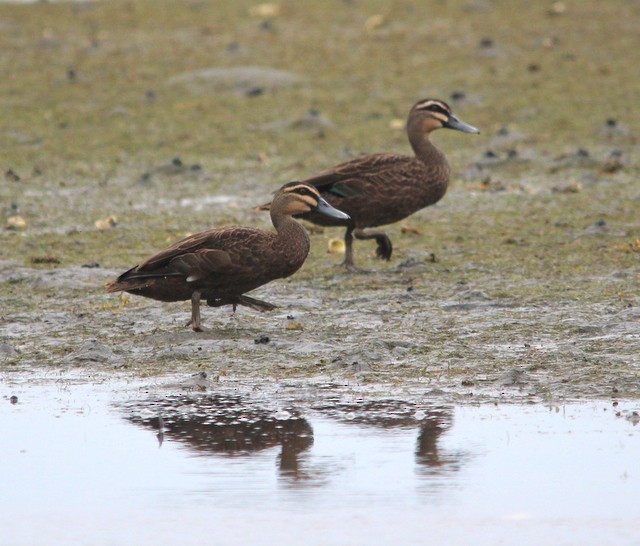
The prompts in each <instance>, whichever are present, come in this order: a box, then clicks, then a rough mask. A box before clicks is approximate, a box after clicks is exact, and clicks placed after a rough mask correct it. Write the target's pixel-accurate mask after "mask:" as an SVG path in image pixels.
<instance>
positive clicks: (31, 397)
mask: <svg viewBox="0 0 640 546" xmlns="http://www.w3.org/2000/svg"><path fill="white" fill-rule="evenodd" d="M2 395H3V396H2V399H1V402H2V405H3V409H2V411H1V412H0V415H1V422H2V430H3V436H4V441H3V444H4V448H3V453H2V456H1V457H2V465H0V483H2V484H3V490H4V493H3V495H2V497H1V500H0V528H2V533H1V536H0V544H6V545H38V544H43V545H45V544H47V545H48V544H92V545H96V544H98V545H102V544H104V545H107V544H109V545H111V544H132V545H133V544H136V545H140V544H204V543H207V544H318V545H321V544H363V545H364V544H390V543H393V544H425V543H429V544H444V543H447V544H515V543H517V544H545V543H546V544H613V543H616V544H638V543H639V541H640V523H639V520H638V508H637V507H638V506H640V472H639V470H638V468H640V467H639V466H638V460H639V457H638V456H639V454H640V449H639V447H640V444H639V442H638V430H639V429H638V427H637V426H636V424H637V422H638V420H639V418H638V416H637V414H636V413H634V410H637V409H638V407H637V404H635V405H634V404H632V403H625V402H620V403H619V404H617V403H616V404H614V403H612V402H589V403H580V404H578V403H576V404H567V405H562V406H554V405H551V406H546V407H543V406H539V405H535V406H534V405H531V406H514V405H502V406H501V405H484V406H470V405H466V406H447V405H443V406H439V405H437V404H432V403H421V402H419V401H415V400H413V401H406V400H400V399H393V398H389V399H385V400H363V399H355V398H354V399H346V400H345V399H336V398H327V399H320V400H316V401H315V402H311V403H308V404H304V405H301V404H298V405H296V404H293V403H291V402H290V401H287V400H286V399H279V400H275V401H274V400H272V399H266V398H265V399H261V398H260V397H257V396H252V395H251V394H250V393H249V394H247V393H244V394H242V395H240V394H237V393H235V392H234V390H233V389H231V390H228V389H227V390H226V391H222V390H221V391H220V392H218V391H216V390H215V389H210V388H207V389H204V390H200V391H198V390H195V389H189V390H184V389H181V390H180V392H178V391H177V390H176V389H175V388H172V387H168V386H163V385H159V384H158V385H149V384H143V383H136V382H133V383H127V382H121V383H114V382H98V383H85V382H82V381H76V380H74V381H70V380H67V379H65V380H63V379H53V380H51V381H45V382H38V384H37V385H29V384H26V383H22V384H8V383H5V384H3V385H2ZM10 396H17V397H18V398H17V402H15V399H14V400H13V401H12V400H11V399H10ZM13 402H15V403H13ZM516 537H517V538H516Z"/></svg>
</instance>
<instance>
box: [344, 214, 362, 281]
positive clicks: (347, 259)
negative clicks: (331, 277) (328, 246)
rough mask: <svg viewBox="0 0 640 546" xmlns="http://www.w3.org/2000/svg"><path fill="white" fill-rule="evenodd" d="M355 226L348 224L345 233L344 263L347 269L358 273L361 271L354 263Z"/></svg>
mask: <svg viewBox="0 0 640 546" xmlns="http://www.w3.org/2000/svg"><path fill="white" fill-rule="evenodd" d="M354 227H355V226H347V231H345V233H344V261H343V262H342V265H343V266H344V267H345V269H346V270H347V271H351V272H352V273H356V272H358V271H360V270H359V269H358V268H357V267H356V266H355V264H354V263H353V230H354Z"/></svg>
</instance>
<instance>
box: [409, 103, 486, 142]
mask: <svg viewBox="0 0 640 546" xmlns="http://www.w3.org/2000/svg"><path fill="white" fill-rule="evenodd" d="M407 125H408V126H409V128H410V129H411V128H413V127H415V126H416V125H417V126H418V127H419V130H420V132H422V133H427V134H428V133H430V132H431V131H435V130H436V129H454V130H455V131H462V132H463V133H473V134H478V133H480V131H479V130H478V129H476V128H475V127H474V126H473V125H469V124H468V123H465V122H464V121H461V120H460V119H458V118H457V117H456V116H454V115H453V112H451V107H450V106H449V105H448V104H447V103H446V102H444V101H442V100H438V99H423V100H421V101H418V102H416V103H415V104H414V105H413V108H411V111H410V112H409V119H408V122H407Z"/></svg>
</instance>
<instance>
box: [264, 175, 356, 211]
mask: <svg viewBox="0 0 640 546" xmlns="http://www.w3.org/2000/svg"><path fill="white" fill-rule="evenodd" d="M311 211H315V212H318V213H320V214H324V215H325V216H329V217H331V218H337V219H338V220H350V216H349V215H348V214H345V213H344V212H342V211H340V210H338V209H336V208H334V207H332V206H331V205H330V204H329V203H327V202H326V201H325V200H324V199H323V198H322V197H321V196H320V192H318V190H317V189H316V188H315V186H312V185H311V184H305V183H304V182H289V183H288V184H285V185H284V186H282V187H281V188H280V189H279V190H278V191H277V192H276V195H275V196H274V198H273V200H272V201H271V213H272V215H273V214H284V215H286V216H294V215H295V216H298V215H300V214H305V213H307V212H311Z"/></svg>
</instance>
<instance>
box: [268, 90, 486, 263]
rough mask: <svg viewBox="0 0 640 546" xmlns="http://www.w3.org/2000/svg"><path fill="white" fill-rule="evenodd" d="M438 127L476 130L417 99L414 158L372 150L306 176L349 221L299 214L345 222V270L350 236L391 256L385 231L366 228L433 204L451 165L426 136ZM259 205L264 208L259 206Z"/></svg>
mask: <svg viewBox="0 0 640 546" xmlns="http://www.w3.org/2000/svg"><path fill="white" fill-rule="evenodd" d="M440 128H448V129H455V130H458V131H462V132H465V133H479V131H478V130H477V129H476V128H475V127H472V126H471V125H468V124H466V123H464V122H462V121H460V120H459V119H458V118H456V117H455V116H454V115H453V114H452V113H451V108H449V106H448V105H447V104H446V103H445V102H443V101H440V100H435V99H424V100H421V101H419V102H417V103H416V104H415V105H414V106H413V108H412V109H411V111H410V112H409V117H408V120H407V134H408V137H409V142H410V143H411V147H412V148H413V151H414V153H415V156H413V157H411V156H405V155H395V154H383V153H380V154H372V155H366V156H362V157H358V158H356V159H352V160H351V161H347V162H346V163H341V164H339V165H336V166H335V167H331V168H329V169H326V170H324V171H322V172H320V173H318V174H316V175H315V176H311V177H309V178H307V179H305V180H304V182H306V183H308V184H312V185H313V186H315V187H316V188H318V190H319V191H320V193H321V195H322V196H323V197H324V198H325V199H326V200H327V201H328V202H329V203H330V204H331V205H333V206H334V207H336V208H338V209H340V210H342V211H344V212H346V213H347V214H348V215H349V216H350V217H351V219H350V220H348V221H340V220H336V219H331V218H324V217H321V216H319V215H317V214H315V213H314V212H313V211H312V212H309V213H305V214H303V215H301V217H302V218H304V219H305V220H309V221H311V222H313V223H315V224H320V225H323V226H346V228H347V230H346V233H345V247H346V249H345V260H344V262H343V264H344V266H345V267H347V269H350V270H355V269H356V267H355V266H354V263H353V237H354V236H355V238H356V239H375V240H376V242H377V244H378V247H377V255H378V257H379V258H382V259H385V260H389V259H390V258H391V253H392V249H393V247H392V244H391V240H390V239H389V237H388V236H387V235H386V233H384V232H383V231H374V230H368V231H365V228H369V227H376V226H383V225H387V224H392V223H394V222H397V221H399V220H402V219H403V218H406V217H407V216H409V215H411V214H413V213H414V212H416V211H418V210H420V209H422V208H424V207H427V206H429V205H433V204H434V203H436V202H437V201H439V200H440V199H441V198H442V197H443V196H444V194H445V193H446V191H447V186H448V184H449V174H450V168H449V163H448V162H447V158H446V157H445V155H444V154H443V153H442V152H441V151H440V150H439V149H438V148H437V147H436V146H435V145H434V144H433V143H432V142H431V140H430V138H429V135H430V133H431V132H432V131H435V130H436V129H440ZM260 208H261V209H266V208H268V205H263V206H262V207H260Z"/></svg>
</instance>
